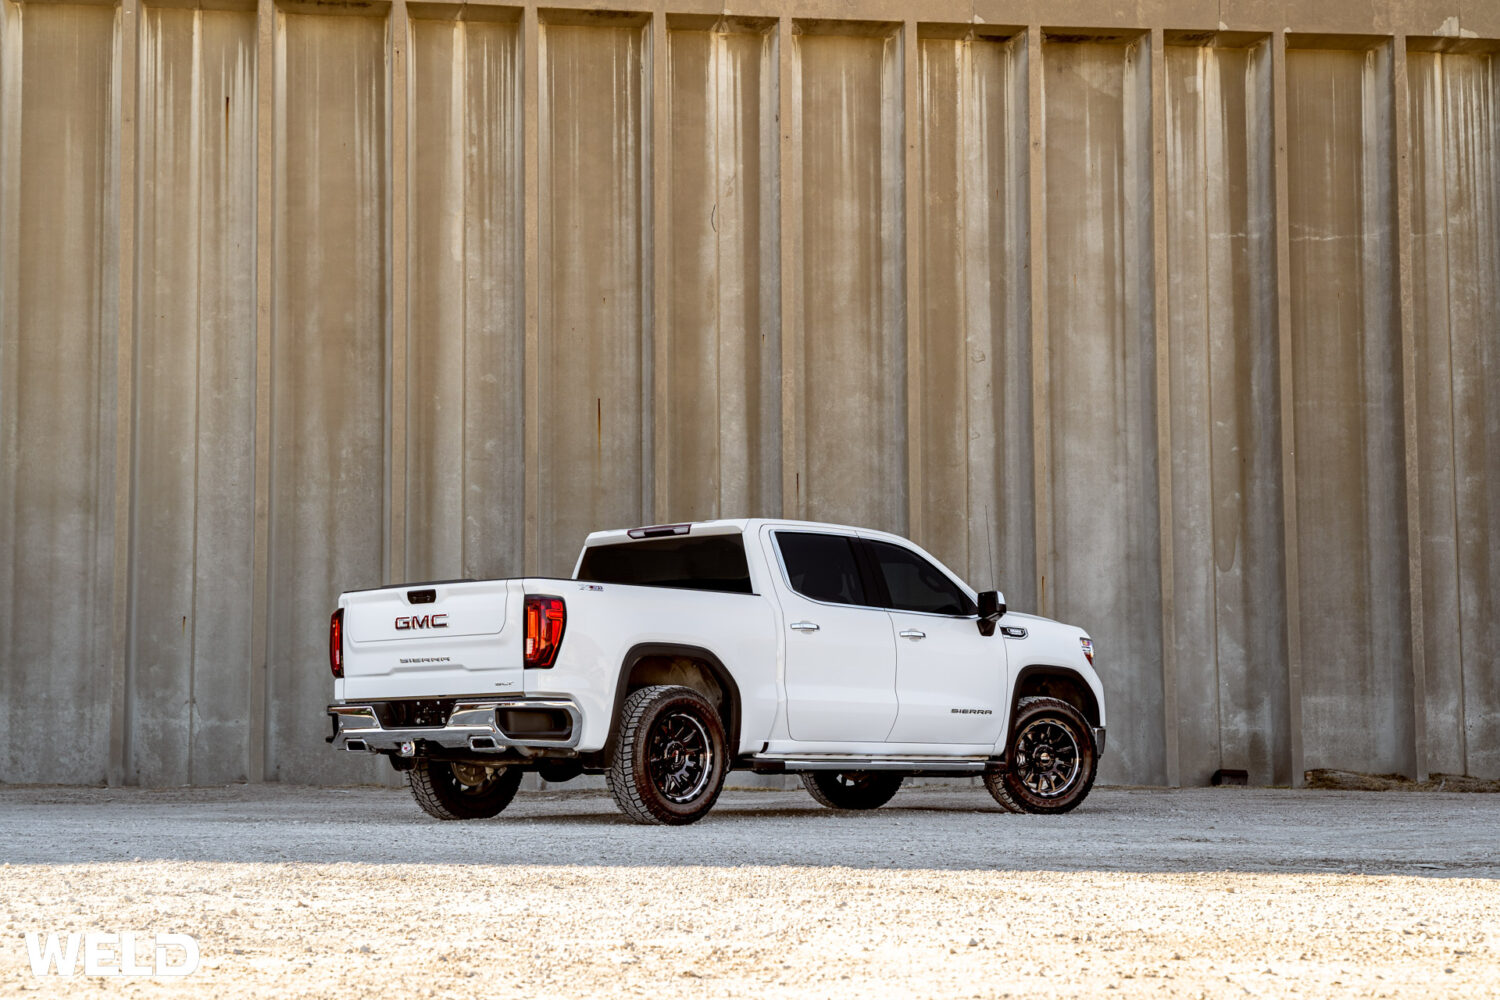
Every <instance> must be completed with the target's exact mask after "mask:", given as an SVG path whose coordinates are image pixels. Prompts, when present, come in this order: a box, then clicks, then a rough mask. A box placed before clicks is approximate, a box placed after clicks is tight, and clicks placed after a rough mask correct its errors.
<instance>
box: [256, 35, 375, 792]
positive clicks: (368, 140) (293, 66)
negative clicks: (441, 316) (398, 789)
mask: <svg viewBox="0 0 1500 1000" xmlns="http://www.w3.org/2000/svg"><path fill="white" fill-rule="evenodd" d="M277 34H278V37H277V66H276V72H277V77H278V79H277V88H276V219H275V229H276V237H275V241H276V242H275V256H276V260H275V283H276V284H275V296H274V298H275V303H276V307H275V319H274V334H273V345H272V355H273V357H272V379H271V393H272V418H271V419H272V450H271V566H270V574H269V576H270V588H271V594H270V604H269V614H268V623H267V627H268V629H269V631H270V635H269V639H268V642H267V661H268V670H269V673H270V677H269V683H268V690H269V697H270V701H271V703H270V706H269V711H268V713H267V719H268V726H269V729H270V736H269V738H268V740H267V744H268V747H269V748H270V749H269V751H268V757H269V758H270V759H269V760H268V762H267V768H266V773H267V776H268V777H274V778H276V779H278V780H281V781H309V782H312V781H316V782H338V781H347V780H369V779H370V777H371V776H373V775H375V774H377V773H379V772H377V771H375V770H374V769H375V767H376V765H375V764H373V763H369V762H358V763H356V762H355V761H345V760H343V759H342V758H339V759H334V760H330V759H329V755H328V753H327V745H326V744H325V743H324V742H323V739H322V737H323V736H324V735H325V734H326V732H327V728H328V727H327V719H326V717H325V715H324V713H323V707H324V705H326V704H327V700H328V694H329V677H328V671H327V668H326V666H325V664H326V663H327V656H328V653H327V634H328V633H327V629H328V615H329V612H330V610H331V609H332V607H333V602H334V601H335V600H336V599H337V597H338V594H339V592H340V591H342V590H348V589H351V588H355V587H371V586H378V585H379V584H380V583H381V582H382V574H383V568H382V567H383V559H382V553H383V548H384V498H385V449H386V440H385V438H386V430H385V413H386V358H387V339H388V322H387V320H388V313H387V311H388V308H389V303H388V288H387V273H388V271H387V261H386V252H387V249H386V248H387V225H388V223H387V219H388V212H389V207H388V194H387V176H386V170H387V155H388V153H387V137H386V53H385V24H384V22H383V21H380V20H376V19H374V18H366V17H353V16H316V15H303V14H283V15H280V18H279V24H278V32H277Z"/></svg>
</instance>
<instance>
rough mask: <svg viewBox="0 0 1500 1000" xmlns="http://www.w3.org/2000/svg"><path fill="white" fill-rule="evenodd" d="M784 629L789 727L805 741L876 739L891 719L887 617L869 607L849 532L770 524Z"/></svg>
mask: <svg viewBox="0 0 1500 1000" xmlns="http://www.w3.org/2000/svg"><path fill="white" fill-rule="evenodd" d="M770 531H771V538H770V541H771V546H772V549H773V552H774V558H775V559H776V561H777V562H778V563H779V566H778V572H777V577H778V579H777V581H776V589H777V592H778V597H779V600H780V602H781V609H782V614H783V620H782V628H783V629H785V630H786V636H785V643H786V645H785V648H786V700H787V708H786V711H787V728H788V730H789V732H790V735H791V737H792V739H794V740H799V741H804V742H809V743H879V742H882V741H884V740H885V738H886V735H887V734H888V733H889V732H890V731H891V725H892V724H893V723H894V722H895V721H896V649H895V640H894V637H893V636H892V634H891V620H890V616H889V615H887V614H886V613H885V612H884V611H883V610H880V609H879V608H876V607H871V605H873V604H875V603H876V602H875V601H873V600H871V599H870V597H869V596H868V595H867V593H866V589H867V581H866V580H865V578H864V575H863V573H862V572H861V570H860V566H859V560H858V558H857V556H856V549H855V546H856V545H857V544H858V539H857V538H856V537H855V536H854V535H841V534H835V533H832V532H820V531H794V530H789V529H770Z"/></svg>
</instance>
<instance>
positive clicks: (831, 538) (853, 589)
mask: <svg viewBox="0 0 1500 1000" xmlns="http://www.w3.org/2000/svg"><path fill="white" fill-rule="evenodd" d="M776 545H777V547H778V548H780V549H781V560H782V562H784V563H785V564H786V575H787V581H788V582H789V583H790V584H791V585H792V589H793V590H795V591H796V592H797V593H799V594H801V595H802V596H803V597H810V598H812V599H813V600H815V601H827V602H829V603H831V604H869V603H870V602H869V601H868V600H866V598H865V588H864V586H863V585H862V584H861V583H860V579H859V562H858V560H857V559H856V557H855V554H854V539H852V538H848V537H846V536H844V535H819V534H814V533H813V532H810V531H778V532H776Z"/></svg>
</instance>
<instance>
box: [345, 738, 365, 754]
mask: <svg viewBox="0 0 1500 1000" xmlns="http://www.w3.org/2000/svg"><path fill="white" fill-rule="evenodd" d="M344 749H345V750H348V751H349V752H350V753H365V752H367V751H368V750H369V749H370V745H369V744H368V743H366V742H365V741H364V740H348V741H347V742H345V743H344Z"/></svg>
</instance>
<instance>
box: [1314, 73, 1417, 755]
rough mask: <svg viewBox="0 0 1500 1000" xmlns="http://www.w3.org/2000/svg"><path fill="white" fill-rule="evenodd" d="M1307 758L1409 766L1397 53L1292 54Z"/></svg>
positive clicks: (1409, 716) (1408, 620)
mask: <svg viewBox="0 0 1500 1000" xmlns="http://www.w3.org/2000/svg"><path fill="white" fill-rule="evenodd" d="M1287 90H1288V94H1287V129H1288V149H1287V156H1288V162H1287V174H1288V180H1289V192H1288V193H1289V198H1290V203H1289V221H1290V228H1291V279H1292V289H1291V293H1292V367H1293V393H1294V399H1293V405H1294V413H1295V426H1296V432H1295V433H1296V439H1295V452H1296V474H1297V521H1298V524H1299V537H1298V539H1297V544H1298V547H1299V552H1300V566H1301V578H1300V590H1301V607H1300V609H1299V611H1300V614H1301V617H1302V654H1303V663H1304V668H1303V704H1302V711H1303V725H1304V739H1305V744H1304V748H1305V750H1304V752H1305V760H1306V764H1307V766H1308V767H1340V768H1350V769H1353V770H1374V771H1379V772H1390V771H1403V770H1406V769H1407V768H1408V767H1409V766H1410V761H1409V756H1410V746H1411V694H1410V681H1409V673H1410V671H1409V669H1408V659H1407V649H1408V646H1409V632H1410V625H1409V622H1410V618H1409V615H1408V613H1407V593H1408V590H1407V586H1406V582H1405V577H1406V529H1405V525H1406V515H1405V503H1404V494H1403V483H1404V473H1403V458H1402V436H1401V391H1400V348H1399V341H1398V337H1399V333H1398V323H1397V316H1398V312H1397V303H1396V300H1395V289H1396V287H1397V282H1396V267H1395V245H1396V241H1395V198H1394V191H1393V161H1392V158H1391V157H1392V150H1391V122H1390V115H1391V89H1390V64H1389V55H1388V54H1387V53H1386V52H1385V51H1384V50H1374V51H1368V52H1360V51H1317V50H1312V51H1301V50H1293V51H1291V52H1288V54H1287Z"/></svg>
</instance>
